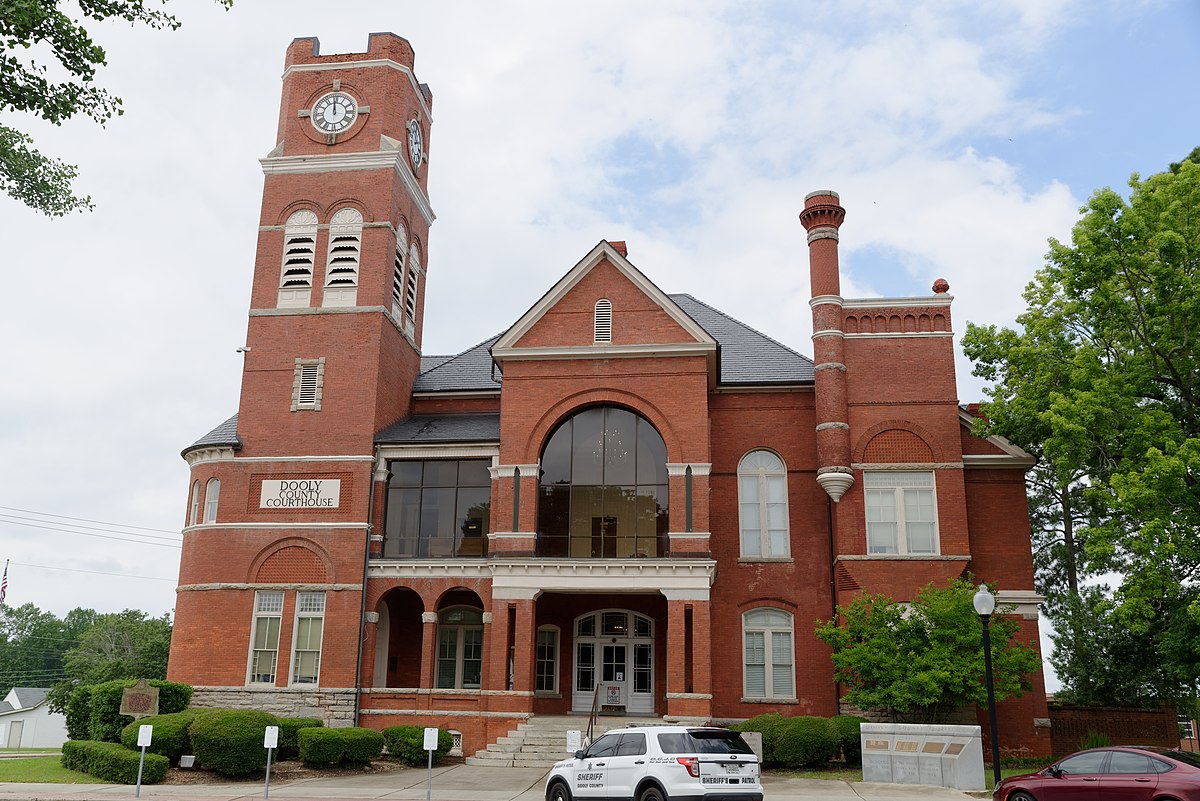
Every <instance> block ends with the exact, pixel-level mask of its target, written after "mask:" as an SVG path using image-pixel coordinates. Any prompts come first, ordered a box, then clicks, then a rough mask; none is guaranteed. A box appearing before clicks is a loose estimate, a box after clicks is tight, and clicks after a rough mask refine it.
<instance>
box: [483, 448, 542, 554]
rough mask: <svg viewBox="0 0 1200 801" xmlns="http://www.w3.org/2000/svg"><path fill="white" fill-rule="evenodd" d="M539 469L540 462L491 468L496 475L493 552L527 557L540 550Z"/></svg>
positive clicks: (490, 540) (490, 544) (490, 537)
mask: <svg viewBox="0 0 1200 801" xmlns="http://www.w3.org/2000/svg"><path fill="white" fill-rule="evenodd" d="M538 469H539V468H538V465H536V464H502V465H494V466H492V467H491V468H489V470H490V472H491V476H492V525H491V533H490V534H488V555H489V556H505V557H514V556H515V557H526V556H533V555H534V554H535V553H536V550H537V533H536V526H537V491H538ZM518 471H519V473H520V477H519V479H518V477H517V474H518Z"/></svg>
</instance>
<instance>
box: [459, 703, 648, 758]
mask: <svg viewBox="0 0 1200 801" xmlns="http://www.w3.org/2000/svg"><path fill="white" fill-rule="evenodd" d="M662 722H663V720H662V718H629V717H607V716H606V717H599V718H596V725H595V727H594V729H593V730H592V736H593V738H595V737H599V736H600V735H601V734H603V733H604V732H606V731H608V730H609V729H622V728H624V727H626V726H647V725H651V726H652V725H654V724H660V725H661V724H662ZM587 725H588V718H587V717H586V716H584V715H536V716H534V717H532V718H530V719H529V722H527V723H521V724H519V725H518V726H517V729H516V731H510V732H509V733H508V736H507V737H501V738H500V739H498V740H496V742H494V743H492V744H491V745H489V746H488V747H487V748H486V749H484V750H482V751H476V752H475V756H469V757H467V758H466V763H467V764H468V765H480V766H484V767H493V768H549V767H552V766H553V765H554V763H555V762H557V761H559V760H560V759H565V758H566V757H567V756H568V755H569V754H568V752H567V732H568V731H570V730H572V729H578V730H579V731H580V732H582V733H583V735H584V736H587Z"/></svg>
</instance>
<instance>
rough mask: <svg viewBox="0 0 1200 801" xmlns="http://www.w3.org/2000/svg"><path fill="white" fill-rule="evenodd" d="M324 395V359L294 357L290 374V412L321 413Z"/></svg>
mask: <svg viewBox="0 0 1200 801" xmlns="http://www.w3.org/2000/svg"><path fill="white" fill-rule="evenodd" d="M324 393H325V357H324V356H322V357H320V358H318V359H301V358H300V357H299V356H297V357H296V362H295V366H294V367H293V372H292V411H293V412H299V411H313V412H319V411H321V398H322V396H323V395H324Z"/></svg>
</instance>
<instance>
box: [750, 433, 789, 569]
mask: <svg viewBox="0 0 1200 801" xmlns="http://www.w3.org/2000/svg"><path fill="white" fill-rule="evenodd" d="M738 521H739V523H740V526H741V532H742V556H743V557H764V556H765V557H784V556H788V555H789V553H790V550H789V545H788V502H787V470H786V469H785V468H784V465H783V460H782V459H780V458H779V457H778V456H777V455H776V454H774V453H772V452H771V451H767V450H757V451H750V453H748V454H746V455H745V456H744V457H742V461H741V463H740V464H739V465H738Z"/></svg>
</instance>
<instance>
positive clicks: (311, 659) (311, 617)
mask: <svg viewBox="0 0 1200 801" xmlns="http://www.w3.org/2000/svg"><path fill="white" fill-rule="evenodd" d="M324 628H325V593H323V592H298V593H296V636H295V637H294V638H293V640H292V684H316V683H317V678H318V677H319V676H320V674H321V635H322V634H323V632H324Z"/></svg>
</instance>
